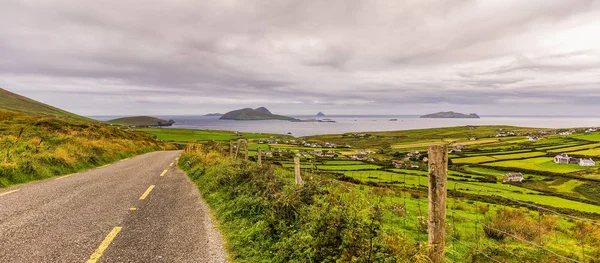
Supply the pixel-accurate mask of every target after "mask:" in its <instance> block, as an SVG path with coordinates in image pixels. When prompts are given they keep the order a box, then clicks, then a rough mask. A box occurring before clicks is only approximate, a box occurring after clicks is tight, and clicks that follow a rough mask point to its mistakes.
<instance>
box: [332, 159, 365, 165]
mask: <svg viewBox="0 0 600 263" xmlns="http://www.w3.org/2000/svg"><path fill="white" fill-rule="evenodd" d="M323 163H324V164H326V165H360V164H365V163H364V162H361V161H343V160H342V161H338V160H325V161H323Z"/></svg>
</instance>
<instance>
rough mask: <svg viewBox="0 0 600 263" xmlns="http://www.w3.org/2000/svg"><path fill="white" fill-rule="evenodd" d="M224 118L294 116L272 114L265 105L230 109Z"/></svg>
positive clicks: (251, 118) (243, 118)
mask: <svg viewBox="0 0 600 263" xmlns="http://www.w3.org/2000/svg"><path fill="white" fill-rule="evenodd" d="M221 119H222V120H293V119H294V118H292V117H288V116H283V115H277V114H272V113H271V112H270V111H269V110H267V109H266V108H265V107H260V108H257V109H251V108H244V109H239V110H234V111H230V112H228V113H225V114H224V115H223V116H221Z"/></svg>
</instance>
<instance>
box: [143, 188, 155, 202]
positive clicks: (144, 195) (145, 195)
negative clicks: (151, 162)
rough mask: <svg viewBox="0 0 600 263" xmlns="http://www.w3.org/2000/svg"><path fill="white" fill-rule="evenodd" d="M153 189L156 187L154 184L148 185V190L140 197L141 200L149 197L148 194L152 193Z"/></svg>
mask: <svg viewBox="0 0 600 263" xmlns="http://www.w3.org/2000/svg"><path fill="white" fill-rule="evenodd" d="M152 189H154V185H151V186H150V187H148V189H147V190H146V192H144V194H143V195H142V196H141V197H140V200H144V199H146V197H148V195H149V194H150V192H152Z"/></svg>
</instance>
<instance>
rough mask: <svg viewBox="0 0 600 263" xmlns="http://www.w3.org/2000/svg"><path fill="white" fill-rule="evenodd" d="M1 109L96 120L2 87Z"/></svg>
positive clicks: (81, 119)
mask: <svg viewBox="0 0 600 263" xmlns="http://www.w3.org/2000/svg"><path fill="white" fill-rule="evenodd" d="M0 111H8V112H16V113H24V114H30V115H44V116H55V117H62V118H67V119H73V120H80V121H93V122H96V121H94V120H92V119H89V118H86V117H83V116H79V115H77V114H74V113H71V112H68V111H65V110H61V109H59V108H56V107H52V106H50V105H47V104H44V103H41V102H39V101H35V100H32V99H30V98H27V97H23V96H21V95H17V94H15V93H12V92H10V91H7V90H5V89H2V88H0Z"/></svg>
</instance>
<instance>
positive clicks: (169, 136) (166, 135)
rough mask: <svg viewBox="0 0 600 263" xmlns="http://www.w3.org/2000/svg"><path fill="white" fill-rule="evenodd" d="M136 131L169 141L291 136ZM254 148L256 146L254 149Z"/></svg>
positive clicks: (174, 130)
mask: <svg viewBox="0 0 600 263" xmlns="http://www.w3.org/2000/svg"><path fill="white" fill-rule="evenodd" d="M136 130H137V131H143V132H146V133H148V134H150V135H152V136H154V137H155V138H156V139H158V140H161V141H170V142H204V141H229V140H237V139H257V138H269V137H279V138H291V136H283V135H278V134H264V133H247V132H233V131H215V130H191V129H172V128H142V129H136ZM254 150H256V148H255V149H254Z"/></svg>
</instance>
